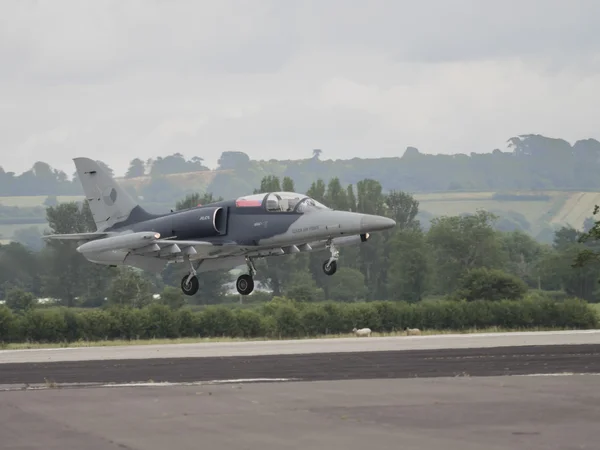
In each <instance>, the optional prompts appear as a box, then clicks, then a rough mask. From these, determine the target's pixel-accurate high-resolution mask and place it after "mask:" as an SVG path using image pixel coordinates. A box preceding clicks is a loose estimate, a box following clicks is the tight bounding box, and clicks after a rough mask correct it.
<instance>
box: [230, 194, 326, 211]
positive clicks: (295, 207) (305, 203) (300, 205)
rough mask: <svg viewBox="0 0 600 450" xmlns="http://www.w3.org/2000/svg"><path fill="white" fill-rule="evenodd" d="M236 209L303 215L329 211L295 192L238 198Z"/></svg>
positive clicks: (311, 199) (320, 204)
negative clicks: (261, 208) (313, 211)
mask: <svg viewBox="0 0 600 450" xmlns="http://www.w3.org/2000/svg"><path fill="white" fill-rule="evenodd" d="M235 206H236V207H238V208H258V207H263V208H265V209H266V210H267V211H268V212H288V213H289V212H296V213H305V212H308V211H312V210H326V209H330V208H328V207H327V206H325V205H323V204H322V203H319V202H318V201H316V200H315V199H313V198H310V197H308V196H307V195H305V194H298V193H296V192H270V193H268V194H266V193H263V194H252V195H246V196H244V197H239V198H238V199H237V200H236V201H235Z"/></svg>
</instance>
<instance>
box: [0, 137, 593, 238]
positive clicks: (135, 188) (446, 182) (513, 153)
mask: <svg viewBox="0 0 600 450" xmlns="http://www.w3.org/2000/svg"><path fill="white" fill-rule="evenodd" d="M507 147H508V149H507V151H501V150H499V149H495V150H493V151H492V152H490V153H471V154H470V155H466V154H461V153H458V154H455V155H432V154H423V153H421V152H420V151H419V150H418V149H416V148H414V147H408V148H407V149H406V151H404V153H403V154H402V156H398V157H392V158H353V159H347V160H339V159H338V160H322V159H321V157H322V156H323V154H324V153H323V152H321V151H319V150H315V151H314V152H313V155H312V156H311V157H309V158H304V159H287V160H269V161H264V160H252V159H251V158H250V157H249V156H248V155H247V154H245V153H243V152H238V151H235V152H233V151H230V152H223V153H222V154H221V157H220V159H219V167H218V169H217V170H210V169H209V168H207V167H205V166H204V165H203V164H202V158H201V157H197V156H196V157H192V158H191V159H189V160H186V159H185V158H184V157H183V156H182V155H181V154H179V153H175V154H173V155H170V156H167V157H165V158H157V159H156V160H154V161H148V162H143V161H142V160H141V159H139V158H135V159H134V160H132V161H131V165H130V168H129V170H128V171H127V173H126V174H125V176H124V177H118V179H119V181H120V182H121V183H122V184H123V186H124V187H125V188H126V189H127V190H128V191H129V192H130V193H131V194H132V195H133V196H135V197H137V198H138V199H140V202H141V203H142V204H143V205H144V207H146V208H148V209H149V210H151V211H156V212H165V211H168V210H169V209H171V208H173V207H174V205H175V203H176V201H177V200H180V199H181V198H183V197H184V196H185V195H186V194H189V193H192V192H200V193H205V192H211V193H212V194H214V195H215V196H216V197H219V196H220V197H224V198H233V197H236V196H239V195H243V194H247V193H248V192H253V191H254V189H256V188H257V187H258V186H260V183H261V180H262V178H263V177H265V176H268V175H275V176H277V177H279V178H280V179H283V178H284V177H289V178H291V179H292V180H293V181H294V184H295V190H296V191H299V192H306V191H308V189H309V188H310V186H311V184H312V183H314V182H315V181H317V180H319V179H321V180H325V181H328V180H330V179H332V178H334V177H336V178H338V179H339V180H340V182H341V184H342V185H343V186H346V185H349V184H353V185H354V184H356V183H357V182H358V181H361V180H364V179H374V180H377V181H378V182H379V183H380V184H381V186H382V189H383V191H384V192H386V191H391V190H401V191H405V192H409V193H411V194H413V195H415V197H416V198H417V199H418V200H419V201H420V202H421V206H420V210H421V214H420V218H421V220H422V221H423V222H424V223H425V224H426V223H427V221H428V220H429V219H431V218H432V217H435V216H440V215H456V214H463V213H472V212H475V211H476V210H477V209H485V210H488V211H490V212H494V213H496V214H497V215H499V216H501V219H500V221H499V223H498V227H500V228H501V229H511V228H520V229H523V230H526V231H528V232H529V233H531V234H532V235H533V236H536V237H538V238H540V239H542V240H544V239H545V237H544V236H546V237H547V236H549V234H551V232H552V230H553V229H554V228H556V227H559V226H561V225H571V226H573V227H576V228H582V227H583V225H584V222H585V221H586V219H587V218H589V217H590V216H591V214H592V211H593V208H594V205H595V204H596V203H599V202H600V177H598V176H597V173H598V172H599V171H600V142H598V141H597V140H595V139H584V140H579V141H577V142H575V143H574V144H573V145H571V144H569V143H568V142H566V141H565V140H563V139H554V138H548V137H545V136H540V135H523V136H518V137H513V138H510V139H509V140H508V141H507ZM99 162H100V163H101V164H103V165H104V166H105V168H106V169H107V170H108V171H109V172H111V173H112V170H111V169H110V167H108V166H107V165H106V164H105V163H103V162H101V161H99ZM82 194H83V192H82V191H81V186H80V185H79V181H78V180H77V179H76V178H74V179H71V180H69V179H68V177H67V176H66V174H64V173H63V172H60V171H57V170H54V169H52V168H51V166H50V165H49V164H48V163H44V162H36V163H35V164H34V166H33V167H32V169H31V170H30V171H27V172H24V173H23V174H21V175H16V174H14V173H12V172H5V171H4V170H3V169H2V168H0V239H13V238H14V237H15V233H16V232H18V231H19V230H22V229H23V228H28V227H35V229H37V230H40V229H43V228H44V226H45V218H44V206H45V205H49V204H54V203H55V202H63V201H70V200H73V199H80V198H82ZM15 207H18V208H15ZM31 230H33V228H32V229H31ZM31 230H30V231H31ZM32 232H33V231H32Z"/></svg>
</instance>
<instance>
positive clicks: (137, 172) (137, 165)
mask: <svg viewBox="0 0 600 450" xmlns="http://www.w3.org/2000/svg"><path fill="white" fill-rule="evenodd" d="M145 174H146V165H145V163H144V161H142V160H141V159H140V158H134V159H132V160H131V162H130V163H129V169H127V173H126V174H125V178H137V177H143V176H144V175H145Z"/></svg>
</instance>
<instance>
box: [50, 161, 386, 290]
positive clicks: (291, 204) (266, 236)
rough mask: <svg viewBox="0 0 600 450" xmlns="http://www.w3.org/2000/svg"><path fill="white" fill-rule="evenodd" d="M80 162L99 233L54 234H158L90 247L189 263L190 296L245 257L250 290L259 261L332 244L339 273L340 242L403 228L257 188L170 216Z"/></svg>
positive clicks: (111, 256) (158, 266) (160, 264)
mask: <svg viewBox="0 0 600 450" xmlns="http://www.w3.org/2000/svg"><path fill="white" fill-rule="evenodd" d="M74 162H75V166H76V169H77V174H78V176H79V179H80V181H81V184H82V187H83V190H84V193H85V196H86V199H87V200H88V202H89V205H90V209H91V211H92V215H93V217H94V222H95V223H96V227H97V232H94V233H80V234H72V235H53V236H47V237H46V238H48V239H63V240H78V241H80V242H89V241H91V240H95V239H108V240H109V241H107V242H108V243H110V239H111V237H114V236H121V235H124V234H130V233H139V232H155V233H157V234H158V235H159V237H157V238H156V239H154V240H151V241H148V242H144V244H143V247H141V248H137V247H131V246H128V247H127V248H116V249H113V250H110V251H101V252H95V253H85V252H82V253H83V254H84V256H85V257H86V258H87V259H88V260H90V261H92V262H94V263H99V264H108V265H129V266H133V267H138V268H140V269H143V270H148V271H152V272H160V271H161V270H163V269H164V267H165V266H166V264H168V263H170V262H187V263H188V264H189V265H190V273H189V275H187V276H186V277H184V279H183V280H182V290H183V291H184V293H186V294H188V295H193V294H194V293H195V292H196V291H197V290H198V280H197V278H196V274H197V273H199V272H204V271H207V270H223V269H231V268H233V267H236V266H239V265H242V264H244V263H246V264H247V265H248V269H249V272H250V273H249V274H248V275H241V276H240V277H239V278H238V282H237V288H238V291H239V292H240V293H241V294H244V295H247V294H249V293H250V292H251V291H252V289H253V286H254V282H253V276H254V274H255V269H254V264H253V259H255V258H257V257H265V256H271V255H283V254H289V253H295V252H300V251H311V250H312V249H313V248H314V249H315V250H318V249H323V248H328V249H329V250H330V252H331V257H330V258H329V259H328V260H326V261H325V262H324V264H323V270H324V271H325V273H326V274H328V275H333V273H335V271H336V267H337V258H338V250H337V248H336V247H337V246H338V243H339V245H349V244H354V243H359V242H365V241H367V239H368V234H369V233H371V232H374V231H381V230H385V229H389V228H392V227H394V226H395V222H394V221H393V220H392V219H389V218H387V217H382V216H374V215H367V214H360V213H353V212H347V211H334V210H332V209H329V208H327V207H326V206H324V205H321V204H320V203H319V202H316V201H315V200H313V199H311V198H309V197H307V196H306V195H303V194H298V193H292V192H277V193H266V194H254V195H249V196H246V197H240V198H238V199H235V200H227V201H221V202H215V203H211V204H209V205H203V206H198V207H195V208H190V209H187V210H182V211H176V212H172V213H168V214H162V215H156V214H150V213H148V212H147V211H145V210H144V209H143V208H142V207H141V206H140V205H139V204H137V202H135V201H134V200H133V199H132V198H131V197H130V196H129V195H128V193H127V192H126V191H125V190H123V189H122V188H121V187H120V186H119V185H118V183H116V182H115V181H114V180H113V179H112V177H110V175H108V174H107V173H106V172H105V171H104V170H103V169H102V167H100V166H99V165H98V164H97V163H96V162H95V161H93V160H91V159H89V158H76V159H74ZM352 236H353V237H352ZM134 237H135V235H132V238H134ZM126 240H127V239H126ZM140 245H142V244H140ZM83 248H85V246H84V247H82V249H83ZM80 251H81V250H80Z"/></svg>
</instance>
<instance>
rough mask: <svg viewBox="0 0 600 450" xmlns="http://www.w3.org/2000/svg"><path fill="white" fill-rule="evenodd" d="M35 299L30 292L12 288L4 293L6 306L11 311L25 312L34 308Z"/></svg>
mask: <svg viewBox="0 0 600 450" xmlns="http://www.w3.org/2000/svg"><path fill="white" fill-rule="evenodd" d="M36 303H37V299H36V298H35V295H33V294H32V293H31V292H27V291H24V290H23V289H20V288H12V289H9V290H8V291H7V292H6V306H8V307H9V308H10V309H12V310H13V311H27V310H29V309H32V308H34V307H35V305H36Z"/></svg>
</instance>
